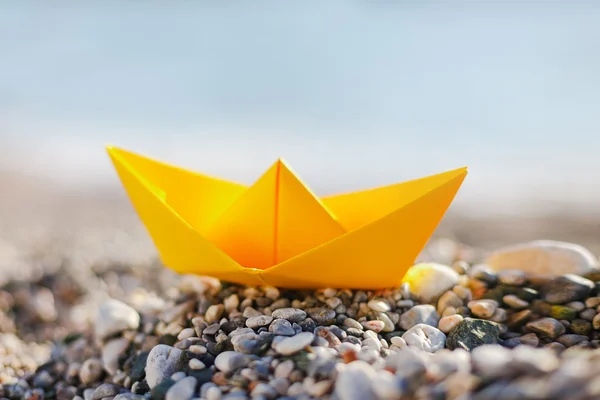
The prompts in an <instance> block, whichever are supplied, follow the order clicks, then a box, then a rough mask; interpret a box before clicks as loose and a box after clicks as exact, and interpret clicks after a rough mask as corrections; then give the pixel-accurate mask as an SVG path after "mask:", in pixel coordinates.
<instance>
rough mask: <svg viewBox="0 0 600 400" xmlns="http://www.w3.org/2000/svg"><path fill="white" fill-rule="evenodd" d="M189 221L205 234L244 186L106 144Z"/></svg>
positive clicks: (112, 154)
mask: <svg viewBox="0 0 600 400" xmlns="http://www.w3.org/2000/svg"><path fill="white" fill-rule="evenodd" d="M107 150H108V152H109V154H110V155H111V157H118V158H119V159H120V160H122V162H124V163H125V164H126V165H127V166H128V167H129V168H131V169H133V170H135V171H136V173H137V174H139V175H140V176H141V177H143V179H144V181H145V182H146V184H147V185H148V186H149V187H150V188H151V189H152V190H153V191H154V192H155V193H156V194H157V195H158V196H159V197H161V198H162V199H163V200H164V201H165V202H166V203H168V204H169V206H171V207H172V208H173V210H174V211H175V212H176V213H177V214H179V215H180V216H181V218H182V219H183V220H185V221H186V222H187V223H188V224H189V225H191V226H192V227H193V228H194V229H195V230H197V231H198V232H200V233H201V234H202V235H206V234H207V232H208V228H209V227H210V226H212V224H213V223H214V222H215V220H216V218H217V217H218V216H219V215H221V214H222V213H223V212H224V211H225V210H226V209H227V208H229V206H230V205H231V204H233V202H234V201H235V200H236V199H237V198H238V197H239V196H240V195H241V194H242V193H244V191H245V190H246V187H245V186H243V185H240V184H237V183H232V182H227V181H224V180H221V179H216V178H212V177H208V176H206V175H202V174H198V173H194V172H191V171H187V170H185V169H182V168H179V167H175V166H172V165H168V164H165V163H162V162H160V161H156V160H153V159H151V158H148V157H144V156H141V155H139V154H135V153H132V152H129V151H126V150H122V149H118V148H116V147H108V148H107Z"/></svg>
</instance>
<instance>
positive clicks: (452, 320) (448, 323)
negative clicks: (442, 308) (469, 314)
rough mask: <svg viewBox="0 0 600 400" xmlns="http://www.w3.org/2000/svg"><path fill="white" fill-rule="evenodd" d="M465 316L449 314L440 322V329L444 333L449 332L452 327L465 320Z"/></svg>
mask: <svg viewBox="0 0 600 400" xmlns="http://www.w3.org/2000/svg"><path fill="white" fill-rule="evenodd" d="M463 319H464V318H463V316H462V315H460V314H454V315H448V316H446V317H442V318H441V319H440V321H439V322H438V329H439V330H440V331H442V332H444V333H446V334H447V333H449V332H450V331H451V330H452V329H454V328H456V327H457V326H458V324H460V323H461V321H462V320H463Z"/></svg>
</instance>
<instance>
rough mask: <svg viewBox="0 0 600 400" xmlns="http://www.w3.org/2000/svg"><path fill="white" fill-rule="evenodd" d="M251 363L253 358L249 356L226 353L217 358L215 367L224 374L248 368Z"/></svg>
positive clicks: (233, 352) (232, 352) (231, 352)
mask: <svg viewBox="0 0 600 400" xmlns="http://www.w3.org/2000/svg"><path fill="white" fill-rule="evenodd" d="M251 361H252V358H251V357H250V356H249V355H247V354H242V353H238V352H235V351H224V352H222V353H220V354H219V355H218V356H217V357H216V358H215V367H217V369H219V370H221V371H223V372H231V371H235V370H237V369H239V368H242V367H245V366H247V365H248V364H250V362H251Z"/></svg>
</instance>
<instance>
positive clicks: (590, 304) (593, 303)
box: [580, 297, 600, 311]
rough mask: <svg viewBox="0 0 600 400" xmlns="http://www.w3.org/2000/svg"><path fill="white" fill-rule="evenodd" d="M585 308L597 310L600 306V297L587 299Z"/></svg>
mask: <svg viewBox="0 0 600 400" xmlns="http://www.w3.org/2000/svg"><path fill="white" fill-rule="evenodd" d="M585 306H586V307H587V308H596V307H598V306H600V297H590V298H588V299H586V301H585ZM580 311H581V310H580Z"/></svg>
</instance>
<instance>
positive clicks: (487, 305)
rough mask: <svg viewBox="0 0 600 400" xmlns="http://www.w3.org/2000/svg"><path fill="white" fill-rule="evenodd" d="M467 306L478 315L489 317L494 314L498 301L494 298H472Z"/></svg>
mask: <svg viewBox="0 0 600 400" xmlns="http://www.w3.org/2000/svg"><path fill="white" fill-rule="evenodd" d="M467 307H468V308H469V310H471V312H472V313H473V315H475V316H476V317H479V318H483V319H487V318H490V317H491V316H492V315H494V312H495V311H496V308H498V303H497V302H496V301H494V300H485V299H484V300H472V301H470V302H469V304H467Z"/></svg>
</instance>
